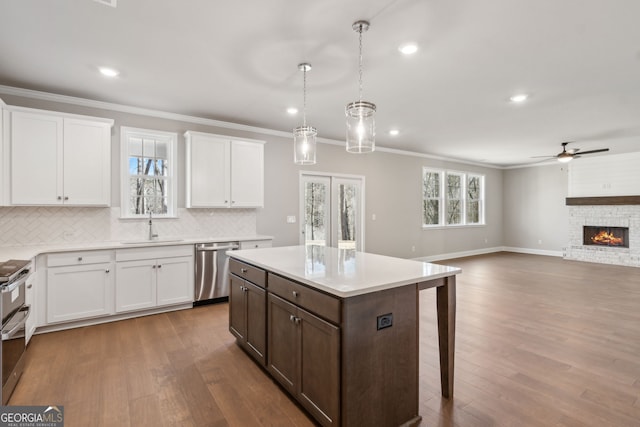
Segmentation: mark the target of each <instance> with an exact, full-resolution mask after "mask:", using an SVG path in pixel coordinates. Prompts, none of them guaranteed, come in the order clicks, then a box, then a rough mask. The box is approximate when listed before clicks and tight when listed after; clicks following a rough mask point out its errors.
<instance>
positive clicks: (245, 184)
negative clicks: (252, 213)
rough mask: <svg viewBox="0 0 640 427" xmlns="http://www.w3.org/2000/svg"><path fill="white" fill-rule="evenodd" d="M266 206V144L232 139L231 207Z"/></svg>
mask: <svg viewBox="0 0 640 427" xmlns="http://www.w3.org/2000/svg"><path fill="white" fill-rule="evenodd" d="M263 206H264V145H263V144H261V143H255V142H246V141H231V207H232V208H256V207H263Z"/></svg>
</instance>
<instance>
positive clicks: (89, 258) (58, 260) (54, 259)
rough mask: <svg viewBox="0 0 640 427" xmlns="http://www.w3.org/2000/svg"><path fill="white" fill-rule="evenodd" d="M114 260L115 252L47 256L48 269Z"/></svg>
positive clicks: (86, 252) (66, 253)
mask: <svg viewBox="0 0 640 427" xmlns="http://www.w3.org/2000/svg"><path fill="white" fill-rule="evenodd" d="M112 259H113V251H82V252H64V253H57V254H49V255H47V267H60V266H64V265H84V264H97V263H100V262H111V260H112Z"/></svg>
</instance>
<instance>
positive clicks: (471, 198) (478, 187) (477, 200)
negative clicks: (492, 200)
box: [467, 175, 482, 224]
mask: <svg viewBox="0 0 640 427" xmlns="http://www.w3.org/2000/svg"><path fill="white" fill-rule="evenodd" d="M481 203H482V177H481V176H479V175H467V224H480V223H481V219H482V215H481Z"/></svg>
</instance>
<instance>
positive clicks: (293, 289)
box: [268, 273, 340, 324]
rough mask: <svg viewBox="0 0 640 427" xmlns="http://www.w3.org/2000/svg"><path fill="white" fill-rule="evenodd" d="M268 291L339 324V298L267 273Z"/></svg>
mask: <svg viewBox="0 0 640 427" xmlns="http://www.w3.org/2000/svg"><path fill="white" fill-rule="evenodd" d="M268 290H269V292H272V293H274V294H276V295H278V296H279V297H281V298H284V299H285V300H287V301H289V302H292V303H294V304H296V305H298V306H300V307H302V308H305V309H307V310H309V311H310V312H312V313H316V314H317V315H319V316H320V317H324V318H325V319H327V320H330V321H331V322H333V323H335V324H340V300H339V299H337V298H334V297H332V296H329V295H327V294H323V293H322V292H320V291H316V290H315V289H311V288H309V287H307V286H304V285H301V284H299V283H296V282H292V281H291V280H288V279H285V278H283V277H280V276H277V275H275V274H273V273H269V285H268Z"/></svg>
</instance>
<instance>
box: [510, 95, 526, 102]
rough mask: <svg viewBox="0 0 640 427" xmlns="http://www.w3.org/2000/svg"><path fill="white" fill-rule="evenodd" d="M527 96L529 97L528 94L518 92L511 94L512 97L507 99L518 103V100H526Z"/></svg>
mask: <svg viewBox="0 0 640 427" xmlns="http://www.w3.org/2000/svg"><path fill="white" fill-rule="evenodd" d="M528 98H529V95H527V94H526V93H519V94H517V95H513V96H512V97H510V98H509V101H511V102H515V103H520V102H524V101H526V100H527V99H528Z"/></svg>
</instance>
